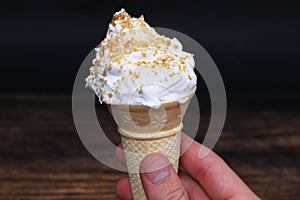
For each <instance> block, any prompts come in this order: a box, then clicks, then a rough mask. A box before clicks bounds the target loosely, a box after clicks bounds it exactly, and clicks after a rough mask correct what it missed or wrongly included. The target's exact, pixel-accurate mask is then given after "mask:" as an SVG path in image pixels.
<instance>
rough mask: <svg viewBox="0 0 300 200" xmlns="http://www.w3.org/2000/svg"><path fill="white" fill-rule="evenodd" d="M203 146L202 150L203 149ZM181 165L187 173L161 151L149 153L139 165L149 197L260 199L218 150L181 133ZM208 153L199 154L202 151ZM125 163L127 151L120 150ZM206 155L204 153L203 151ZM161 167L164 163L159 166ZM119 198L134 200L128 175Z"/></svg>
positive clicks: (119, 184)
mask: <svg viewBox="0 0 300 200" xmlns="http://www.w3.org/2000/svg"><path fill="white" fill-rule="evenodd" d="M201 148H202V149H201ZM181 149H182V150H185V151H184V153H183V154H182V156H181V157H180V164H181V166H182V167H183V168H184V169H185V170H186V172H187V173H188V174H186V173H183V172H179V173H178V174H177V173H176V172H175V170H174V168H173V167H172V165H171V163H170V162H169V160H168V159H167V158H166V157H165V156H163V155H162V154H160V153H153V154H150V155H148V156H146V157H145V158H144V159H143V161H142V163H141V167H140V171H141V179H142V182H143V186H144V189H145V193H146V195H147V197H148V199H149V200H160V199H161V200H169V199H182V200H184V199H191V200H193V199H230V200H235V199H237V200H244V199H247V200H248V199H249V200H252V199H259V198H258V197H257V196H256V195H255V194H254V193H253V192H252V191H251V190H250V189H249V187H248V186H247V185H246V184H245V183H244V182H243V181H242V180H241V179H240V178H239V177H238V176H237V174H236V173H235V172H234V171H233V170H232V169H231V168H230V167H229V166H228V165H227V164H226V163H225V162H224V160H223V159H222V158H220V157H219V156H218V155H217V154H216V153H214V152H213V151H210V150H209V149H207V148H206V147H204V146H202V145H201V144H199V143H197V142H195V141H194V140H192V139H191V138H189V137H188V136H187V135H185V134H182V137H181ZM200 149H201V153H205V156H199V155H201V154H199V153H200ZM116 155H117V157H118V159H119V160H120V161H121V162H123V163H124V161H125V159H124V154H123V152H122V151H120V149H119V150H117V151H116ZM203 155H204V154H203ZM159 166H162V167H161V168H160V169H159ZM116 194H117V196H118V197H119V198H120V199H126V200H127V199H132V198H133V196H132V193H131V189H130V181H129V178H128V177H125V178H122V179H120V180H119V181H118V182H117V184H116Z"/></svg>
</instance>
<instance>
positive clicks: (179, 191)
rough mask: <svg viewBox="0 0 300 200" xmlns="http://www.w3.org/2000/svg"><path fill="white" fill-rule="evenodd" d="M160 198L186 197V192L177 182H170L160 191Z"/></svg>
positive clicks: (168, 199) (181, 198) (169, 199)
mask: <svg viewBox="0 0 300 200" xmlns="http://www.w3.org/2000/svg"><path fill="white" fill-rule="evenodd" d="M160 199H162V200H171V199H172V200H176V199H180V200H183V199H187V198H186V192H185V189H184V188H183V187H181V186H180V185H178V184H170V185H169V186H168V187H167V188H165V189H164V190H163V191H162V196H161V198H160Z"/></svg>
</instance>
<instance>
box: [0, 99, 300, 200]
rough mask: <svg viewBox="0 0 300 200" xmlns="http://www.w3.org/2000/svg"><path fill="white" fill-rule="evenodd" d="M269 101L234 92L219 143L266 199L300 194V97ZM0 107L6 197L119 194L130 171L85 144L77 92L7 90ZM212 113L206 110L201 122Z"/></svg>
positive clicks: (0, 163)
mask: <svg viewBox="0 0 300 200" xmlns="http://www.w3.org/2000/svg"><path fill="white" fill-rule="evenodd" d="M282 101H283V103H282ZM269 102H270V101H269V99H264V101H260V100H258V101H256V102H254V101H250V100H249V99H248V101H230V99H229V104H228V106H229V107H228V112H227V120H226V124H225V127H224V131H223V133H222V135H221V137H220V140H219V141H218V143H217V145H216V146H215V149H214V150H215V151H216V152H217V153H218V154H220V155H221V156H222V157H223V158H224V159H225V160H226V162H228V163H229V165H230V166H231V167H232V168H233V169H234V170H235V171H236V172H237V173H238V174H239V176H240V177H241V178H242V179H243V180H244V181H245V182H246V183H247V184H248V185H249V187H250V188H251V189H252V190H253V191H254V192H255V193H257V194H258V195H259V196H260V197H261V198H262V199H299V198H300V159H299V153H300V135H299V133H300V106H299V105H298V102H299V99H292V100H287V99H285V100H284V99H281V100H280V99H279V100H277V103H276V102H275V103H274V101H273V100H272V102H273V103H272V104H270V103H269ZM0 110H1V112H0V199H3V200H4V199H5V200H10V199H78V200H79V199H82V200H83V199H85V200H87V199H116V196H115V194H114V186H115V183H116V181H117V180H118V179H119V178H120V177H123V176H125V175H126V174H125V173H123V172H118V171H116V170H113V169H110V168H109V167H107V166H105V165H103V164H101V163H100V162H98V161H97V160H96V159H95V158H93V157H92V156H91V155H90V154H89V153H88V151H87V150H86V149H85V147H84V146H83V144H82V143H81V141H80V139H79V137H78V135H77V133H76V130H75V127H74V123H73V118H72V112H71V98H70V97H68V96H43V97H41V96H34V95H32V96H28V95H27V96H20V95H10V96H2V97H0ZM102 116H103V115H102ZM104 118H106V117H104ZM107 119H108V121H109V120H110V119H111V118H109V117H108V118H107ZM208 119H209V115H208V113H206V112H205V111H204V112H203V113H202V114H201V123H203V124H205V123H207V122H208ZM102 120H103V119H102ZM107 123H108V125H111V126H113V122H107ZM108 130H109V129H108ZM114 130H115V129H114V128H112V131H114ZM112 140H113V142H115V143H118V141H119V137H118V136H116V135H113V136H112ZM199 140H200V136H199Z"/></svg>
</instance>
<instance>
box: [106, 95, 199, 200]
mask: <svg viewBox="0 0 300 200" xmlns="http://www.w3.org/2000/svg"><path fill="white" fill-rule="evenodd" d="M194 93H195V90H193V91H192V92H191V93H190V96H189V100H188V101H186V102H185V103H183V104H180V103H178V102H177V101H174V102H169V103H164V104H162V106H161V107H160V108H159V109H153V108H149V107H146V106H142V105H126V106H125V105H113V106H112V105H109V106H108V107H109V109H110V111H111V113H112V115H113V117H114V119H115V121H116V123H117V124H118V131H119V133H120V134H121V138H122V146H123V149H124V152H125V157H126V164H127V169H128V174H129V177H130V183H131V189H132V193H133V196H134V199H139V200H140V199H147V197H146V195H145V192H144V189H143V185H142V182H141V179H140V174H139V168H140V163H141V161H142V160H143V159H144V158H145V156H147V155H148V154H150V153H154V152H159V153H162V154H164V155H165V156H166V157H167V158H168V159H169V160H170V162H171V163H172V165H173V167H174V169H175V171H176V172H177V171H178V159H179V156H180V139H181V137H180V134H181V129H182V127H183V125H182V120H183V117H184V114H185V112H186V109H187V107H188V105H189V103H190V100H191V98H192V97H193V95H194Z"/></svg>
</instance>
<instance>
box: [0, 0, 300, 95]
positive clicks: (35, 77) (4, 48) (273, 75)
mask: <svg viewBox="0 0 300 200" xmlns="http://www.w3.org/2000/svg"><path fill="white" fill-rule="evenodd" d="M1 4H2V5H1V6H0V27H1V33H0V36H1V37H0V47H1V48H0V49H1V50H0V55H1V61H0V63H1V77H0V91H1V93H39V94H48V93H71V91H72V86H73V80H74V78H75V75H76V72H77V70H78V68H79V66H80V64H81V62H82V61H83V59H84V58H85V56H86V55H87V54H88V53H89V52H90V51H91V50H92V49H93V48H94V47H95V46H96V45H98V44H99V43H100V41H101V40H102V39H103V38H104V37H105V33H106V30H107V25H108V23H109V22H110V20H111V18H112V15H113V14H114V13H115V12H116V11H119V10H120V8H121V7H124V8H125V9H126V10H127V11H128V12H129V13H130V14H131V15H133V16H135V17H138V16H140V15H141V14H143V15H144V16H145V19H146V21H147V22H148V23H149V24H150V25H151V26H156V27H166V28H170V29H175V30H177V31H180V32H182V33H185V34H187V35H189V36H191V37H192V38H194V39H195V40H197V41H198V42H199V43H200V44H201V45H202V46H203V47H204V48H205V49H206V50H207V51H208V52H209V54H210V55H211V57H212V58H213V59H214V61H215V62H216V64H217V66H218V68H219V70H220V72H221V74H222V77H223V79H224V82H225V86H226V90H227V93H228V95H229V96H230V95H235V94H238V95H240V94H243V95H271V96H277V95H280V96H294V95H298V94H299V89H300V84H299V83H298V77H299V75H298V73H299V72H300V70H299V44H300V41H299V40H300V39H299V35H300V26H299V16H300V15H299V6H298V4H297V3H295V2H291V1H261V2H259V1H257V2H255V1H238V2H230V1H209V2H208V1H180V2H176V1H156V0H155V1H153V0H152V1H141V0H139V1H125V0H113V1H100V0H84V1H82V0H81V1H79V0H66V1H50V0H47V1H45V0H44V1H38V0H31V1H7V2H6V3H4V4H3V3H1Z"/></svg>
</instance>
